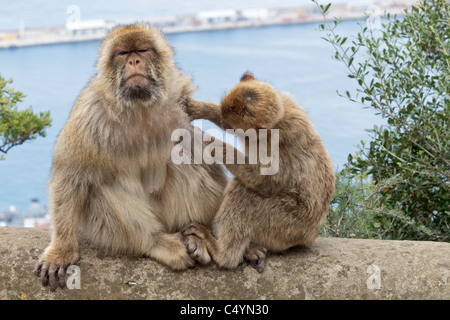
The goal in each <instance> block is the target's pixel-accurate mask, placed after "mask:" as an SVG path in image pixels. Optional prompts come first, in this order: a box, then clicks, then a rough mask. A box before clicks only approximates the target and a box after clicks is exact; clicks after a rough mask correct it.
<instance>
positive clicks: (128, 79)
mask: <svg viewBox="0 0 450 320" xmlns="http://www.w3.org/2000/svg"><path fill="white" fill-rule="evenodd" d="M116 52H117V53H116V55H115V57H114V62H115V64H116V65H117V69H118V80H119V95H120V96H121V97H122V99H125V100H137V99H140V100H149V99H151V97H152V95H154V92H157V91H158V90H159V88H158V82H157V81H156V79H155V78H154V77H153V76H152V72H151V64H152V58H154V55H155V52H154V50H153V49H152V48H151V47H150V45H149V44H146V43H144V44H139V43H136V44H135V45H134V46H130V47H125V48H121V47H118V48H117V50H116Z"/></svg>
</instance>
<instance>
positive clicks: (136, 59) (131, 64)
mask: <svg viewBox="0 0 450 320" xmlns="http://www.w3.org/2000/svg"><path fill="white" fill-rule="evenodd" d="M139 63H141V60H139V59H138V58H134V59H130V60H128V64H129V65H130V66H137V65H138V64H139Z"/></svg>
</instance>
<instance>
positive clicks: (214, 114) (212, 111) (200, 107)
mask: <svg viewBox="0 0 450 320" xmlns="http://www.w3.org/2000/svg"><path fill="white" fill-rule="evenodd" d="M185 107H186V112H187V114H188V116H189V119H190V120H196V119H205V120H209V121H211V122H212V123H214V124H215V125H216V126H218V127H219V128H221V127H222V125H223V119H222V113H221V111H220V104H217V103H215V102H211V101H209V102H203V101H197V100H195V99H193V98H191V97H187V98H186V105H185Z"/></svg>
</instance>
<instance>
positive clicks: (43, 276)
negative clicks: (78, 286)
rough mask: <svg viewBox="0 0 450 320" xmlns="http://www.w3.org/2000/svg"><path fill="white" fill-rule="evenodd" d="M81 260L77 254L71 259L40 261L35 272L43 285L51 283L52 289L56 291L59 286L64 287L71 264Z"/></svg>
mask: <svg viewBox="0 0 450 320" xmlns="http://www.w3.org/2000/svg"><path fill="white" fill-rule="evenodd" d="M78 260H79V257H78V255H77V254H75V255H74V256H73V258H72V259H71V261H68V262H62V263H55V262H49V261H45V260H41V261H39V263H38V264H37V266H36V268H35V270H34V274H35V275H36V276H38V277H39V278H40V280H41V283H42V286H44V287H45V286H47V285H49V287H50V290H52V291H54V290H56V288H57V287H61V288H64V286H65V284H66V282H65V281H66V279H65V272H66V269H67V267H68V266H69V265H71V264H76V263H77V262H78Z"/></svg>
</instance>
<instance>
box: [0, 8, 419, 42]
mask: <svg viewBox="0 0 450 320" xmlns="http://www.w3.org/2000/svg"><path fill="white" fill-rule="evenodd" d="M412 3H413V1H408V0H406V2H405V3H404V4H401V5H398V4H396V5H382V4H380V6H377V7H376V8H377V10H376V11H375V13H376V14H374V13H373V12H366V11H367V10H369V9H370V8H364V7H350V8H349V7H348V6H347V5H345V4H336V5H334V6H333V7H332V9H331V10H330V13H329V16H330V17H340V19H342V20H355V19H361V18H365V19H377V18H379V17H382V16H384V15H385V14H386V13H389V14H391V15H394V14H397V15H401V14H403V13H404V10H405V9H408V8H409V7H410V5H411V4H412ZM381 12H383V14H381ZM136 21H139V22H143V23H148V24H150V25H154V26H156V27H158V28H160V29H161V30H162V31H163V32H164V33H165V34H180V33H192V32H204V31H217V30H231V29H243V28H260V27H266V26H278V25H280V26H282V25H295V24H308V23H315V22H321V21H324V19H323V17H322V15H321V13H320V12H319V11H318V9H317V8H315V7H312V6H308V7H298V8H283V9H252V10H242V11H236V10H227V11H214V12H200V13H198V14H196V15H187V16H174V17H159V18H148V19H133V20H124V21H105V20H102V19H98V20H79V21H72V22H69V21H68V23H67V24H66V25H65V26H55V27H47V28H37V29H27V30H25V28H24V27H22V29H21V30H16V31H0V49H14V48H20V47H29V46H39V45H52V44H61V43H75V42H86V41H98V40H101V39H103V38H104V37H105V36H106V34H107V33H108V32H109V30H110V29H111V28H113V27H114V26H115V25H117V24H130V23H134V22H136Z"/></svg>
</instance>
